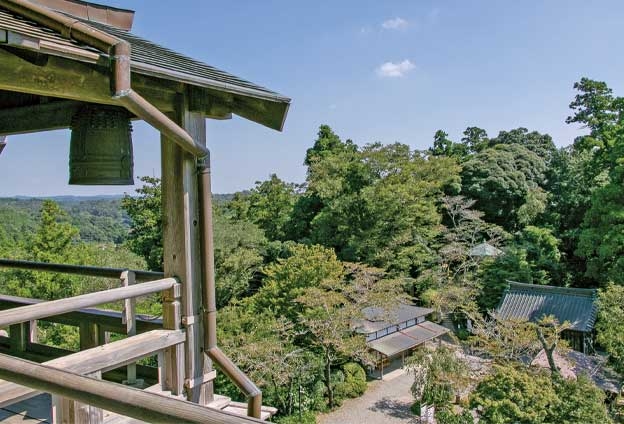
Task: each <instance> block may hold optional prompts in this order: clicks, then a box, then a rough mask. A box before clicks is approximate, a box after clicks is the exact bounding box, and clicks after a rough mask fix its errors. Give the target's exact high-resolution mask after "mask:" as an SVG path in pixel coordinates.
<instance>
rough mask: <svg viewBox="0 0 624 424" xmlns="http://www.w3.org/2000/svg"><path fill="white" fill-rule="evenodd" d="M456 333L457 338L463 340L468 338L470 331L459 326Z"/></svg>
mask: <svg viewBox="0 0 624 424" xmlns="http://www.w3.org/2000/svg"><path fill="white" fill-rule="evenodd" d="M456 335H457V338H458V339H459V340H462V341H465V340H468V339H469V338H470V331H468V330H466V329H465V328H460V329H459V330H457V334H456Z"/></svg>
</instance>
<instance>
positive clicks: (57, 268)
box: [0, 259, 165, 282]
mask: <svg viewBox="0 0 624 424" xmlns="http://www.w3.org/2000/svg"><path fill="white" fill-rule="evenodd" d="M0 267H3V268H15V269H27V270H31V271H40V272H58V273H62V274H73V275H83V276H85V277H103V278H120V276H121V273H122V272H124V271H132V272H134V274H135V276H136V281H137V282H146V281H152V280H154V279H158V278H163V277H164V276H165V274H164V273H163V272H158V271H142V270H132V269H127V268H105V267H96V266H85V265H67V264H53V263H46V262H33V261H22V260H15V259H0Z"/></svg>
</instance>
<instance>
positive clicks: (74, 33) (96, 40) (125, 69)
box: [0, 0, 208, 157]
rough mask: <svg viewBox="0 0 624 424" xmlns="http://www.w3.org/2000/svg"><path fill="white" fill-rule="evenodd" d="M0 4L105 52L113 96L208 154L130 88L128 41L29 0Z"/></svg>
mask: <svg viewBox="0 0 624 424" xmlns="http://www.w3.org/2000/svg"><path fill="white" fill-rule="evenodd" d="M0 6H1V7H3V8H5V9H7V10H9V11H11V12H13V13H15V14H17V15H20V16H23V17H25V18H27V19H30V20H33V21H35V22H37V23H39V24H40V25H43V26H45V27H47V28H50V29H52V30H54V31H57V32H59V33H61V35H63V37H66V38H68V39H72V40H76V41H78V42H81V43H84V44H86V45H88V46H91V47H94V48H96V49H98V50H101V51H104V52H106V53H108V55H109V58H110V62H111V91H112V93H113V95H112V97H113V98H114V99H116V100H118V101H119V103H120V104H122V105H123V106H124V107H126V109H128V110H129V111H130V112H132V113H134V114H135V115H136V116H137V117H138V118H140V119H142V120H144V121H146V122H147V123H149V124H150V125H152V126H153V127H154V128H156V129H157V130H158V131H160V132H161V133H162V134H164V135H165V136H166V137H167V138H170V139H171V140H173V141H174V142H175V143H176V144H177V145H179V146H180V147H181V148H182V149H184V150H186V151H187V152H189V153H192V154H193V155H195V156H197V157H203V156H205V155H207V154H208V150H207V149H206V147H204V146H202V145H201V144H199V143H196V142H195V140H193V138H192V137H191V136H190V135H189V134H188V133H187V132H186V131H185V130H184V129H183V128H181V127H180V126H179V125H178V124H176V123H175V122H173V121H172V120H171V119H169V117H168V116H167V115H165V114H164V113H162V112H161V111H160V110H158V109H157V108H156V107H154V106H153V105H152V104H150V103H149V102H148V101H147V100H145V99H144V98H143V97H142V96H141V95H139V94H138V93H137V92H135V91H133V90H132V87H131V84H130V77H131V69H130V44H129V43H128V42H126V41H124V40H122V39H120V38H117V37H115V36H112V35H110V34H107V33H105V32H103V31H100V30H97V29H95V28H93V27H91V26H89V25H88V24H85V23H83V22H81V21H80V20H78V19H76V18H72V17H69V16H67V15H63V14H61V13H58V12H55V11H53V10H50V9H47V8H45V7H43V6H40V5H38V4H34V3H32V2H30V1H28V0H0Z"/></svg>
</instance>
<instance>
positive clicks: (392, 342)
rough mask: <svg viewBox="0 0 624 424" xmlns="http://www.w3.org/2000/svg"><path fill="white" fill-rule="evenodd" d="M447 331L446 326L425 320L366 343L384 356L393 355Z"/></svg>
mask: <svg viewBox="0 0 624 424" xmlns="http://www.w3.org/2000/svg"><path fill="white" fill-rule="evenodd" d="M448 331H449V330H448V328H445V327H442V326H441V325H438V324H435V323H433V322H429V321H425V322H423V323H421V324H418V325H415V326H413V327H409V328H406V329H404V330H400V331H397V332H396V333H392V334H389V335H387V336H384V337H382V338H380V339H377V340H373V341H372V342H368V343H367V345H368V347H369V348H371V349H373V350H376V351H377V352H379V353H382V354H383V355H385V356H393V355H396V354H397V353H401V352H405V351H407V350H409V349H412V348H414V347H416V346H418V345H421V344H423V343H424V342H426V341H428V340H432V339H435V338H436V337H439V336H441V335H442V334H446V333H448Z"/></svg>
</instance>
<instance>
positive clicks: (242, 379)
mask: <svg viewBox="0 0 624 424" xmlns="http://www.w3.org/2000/svg"><path fill="white" fill-rule="evenodd" d="M198 174H199V188H200V195H201V207H202V210H201V216H200V219H201V226H202V229H203V231H202V236H201V237H202V238H201V244H202V250H203V254H204V260H203V261H202V278H203V284H202V287H203V293H202V303H203V320H204V352H206V354H207V355H208V356H209V357H210V359H212V360H213V361H214V362H216V363H217V364H218V365H219V367H220V368H221V370H222V371H223V373H224V374H225V375H227V376H228V378H229V379H230V380H232V382H233V383H234V384H235V385H236V386H237V387H238V388H239V390H241V391H242V392H243V393H244V394H245V395H246V396H247V415H249V416H251V417H255V418H261V410H262V392H261V391H260V389H258V387H257V386H256V385H255V384H254V383H253V381H251V380H250V379H249V377H247V375H245V373H244V372H242V371H241V370H240V369H239V368H238V367H237V366H236V364H234V363H233V362H232V361H231V360H230V358H228V357H227V356H226V355H225V353H223V351H222V350H221V349H219V347H218V346H217V301H216V293H215V268H214V240H213V232H212V228H213V227H212V190H211V182H210V155H207V156H204V157H203V158H202V159H201V160H200V161H199V164H198Z"/></svg>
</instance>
